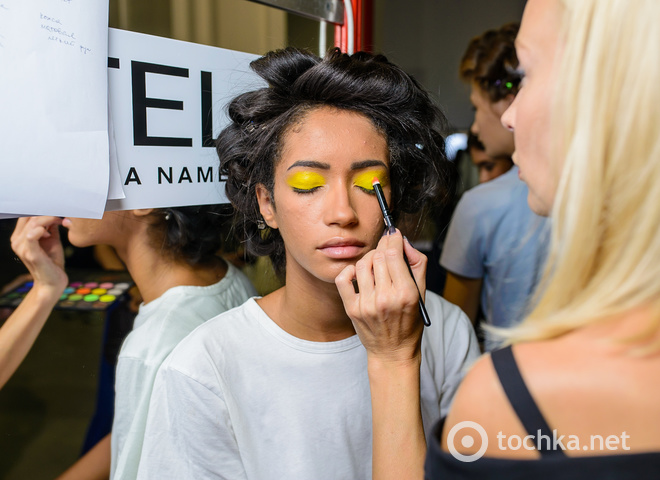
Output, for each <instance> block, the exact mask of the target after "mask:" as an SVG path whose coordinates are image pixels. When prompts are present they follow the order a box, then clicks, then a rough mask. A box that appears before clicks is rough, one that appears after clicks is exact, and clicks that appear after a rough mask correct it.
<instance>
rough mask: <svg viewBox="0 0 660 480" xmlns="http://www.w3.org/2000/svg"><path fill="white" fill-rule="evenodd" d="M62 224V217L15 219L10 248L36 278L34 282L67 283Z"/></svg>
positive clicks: (53, 284) (44, 283)
mask: <svg viewBox="0 0 660 480" xmlns="http://www.w3.org/2000/svg"><path fill="white" fill-rule="evenodd" d="M61 223H62V220H61V219H59V218H57V217H49V216H42V217H24V218H19V219H18V221H17V222H16V228H15V229H14V233H13V234H12V236H11V247H12V249H13V250H14V252H15V253H16V255H17V256H18V257H19V258H20V259H21V261H22V262H23V263H24V264H25V266H26V267H27V269H28V270H29V271H30V273H31V274H32V276H33V277H34V280H35V285H37V284H39V285H41V284H43V285H47V286H54V287H56V289H59V288H60V286H61V285H62V284H63V283H66V275H65V273H64V270H63V268H64V253H63V251H62V245H61V243H60V240H59V232H58V230H57V226H58V225H60V224H61ZM62 288H63V287H62Z"/></svg>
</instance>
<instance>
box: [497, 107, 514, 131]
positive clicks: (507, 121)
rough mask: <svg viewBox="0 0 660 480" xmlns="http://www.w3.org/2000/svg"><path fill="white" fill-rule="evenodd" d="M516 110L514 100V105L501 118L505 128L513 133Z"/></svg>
mask: <svg viewBox="0 0 660 480" xmlns="http://www.w3.org/2000/svg"><path fill="white" fill-rule="evenodd" d="M515 108H516V101H515V99H514V101H513V103H512V104H511V105H509V108H507V109H506V110H505V111H504V113H503V114H502V117H501V118H500V122H502V125H503V126H504V128H506V129H507V130H509V131H511V132H513V123H514V118H515Z"/></svg>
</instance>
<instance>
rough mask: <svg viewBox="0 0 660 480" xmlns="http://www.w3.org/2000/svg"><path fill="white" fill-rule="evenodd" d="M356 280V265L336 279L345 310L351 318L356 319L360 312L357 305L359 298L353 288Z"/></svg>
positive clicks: (349, 267) (343, 271)
mask: <svg viewBox="0 0 660 480" xmlns="http://www.w3.org/2000/svg"><path fill="white" fill-rule="evenodd" d="M354 278H355V265H348V266H347V267H345V268H344V269H343V270H342V271H341V273H340V274H339V275H337V277H336V278H335V285H337V290H338V291H339V296H340V297H341V300H342V302H344V309H345V310H346V313H347V314H348V316H349V317H351V318H354V317H355V316H356V314H357V311H358V310H359V306H358V305H357V302H358V296H357V294H356V293H355V288H354V287H353V279H354Z"/></svg>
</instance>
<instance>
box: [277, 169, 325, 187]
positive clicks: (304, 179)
mask: <svg viewBox="0 0 660 480" xmlns="http://www.w3.org/2000/svg"><path fill="white" fill-rule="evenodd" d="M286 183H287V184H288V185H289V186H290V187H291V188H295V189H296V190H311V189H312V188H316V187H321V186H323V185H325V178H324V177H323V175H321V174H319V173H316V172H296V173H293V174H291V175H289V177H288V178H287V179H286Z"/></svg>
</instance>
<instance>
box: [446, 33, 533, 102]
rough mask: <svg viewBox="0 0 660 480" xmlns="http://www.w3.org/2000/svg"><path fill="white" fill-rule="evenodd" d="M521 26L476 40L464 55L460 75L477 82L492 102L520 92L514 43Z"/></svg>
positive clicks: (487, 34)
mask: <svg viewBox="0 0 660 480" xmlns="http://www.w3.org/2000/svg"><path fill="white" fill-rule="evenodd" d="M519 28H520V25H519V24H518V23H507V24H505V25H502V26H501V27H500V28H498V29H493V30H487V31H485V32H484V33H482V34H481V35H479V36H478V37H474V38H473V39H472V40H471V41H470V43H469V45H468V47H467V50H465V53H464V54H463V58H462V59H461V65H460V68H459V74H460V77H461V79H462V80H463V81H465V82H476V83H477V84H478V85H479V86H480V87H481V89H482V90H483V91H484V92H486V93H487V94H488V97H489V98H490V100H491V102H498V101H500V100H502V99H504V98H506V96H507V95H510V94H514V95H515V94H516V93H518V89H519V87H520V74H519V73H517V72H516V69H517V68H518V57H517V56H516V49H515V46H514V42H515V40H516V35H518V29H519Z"/></svg>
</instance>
